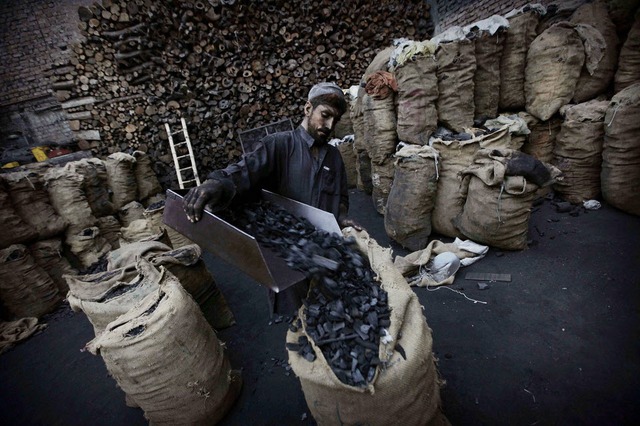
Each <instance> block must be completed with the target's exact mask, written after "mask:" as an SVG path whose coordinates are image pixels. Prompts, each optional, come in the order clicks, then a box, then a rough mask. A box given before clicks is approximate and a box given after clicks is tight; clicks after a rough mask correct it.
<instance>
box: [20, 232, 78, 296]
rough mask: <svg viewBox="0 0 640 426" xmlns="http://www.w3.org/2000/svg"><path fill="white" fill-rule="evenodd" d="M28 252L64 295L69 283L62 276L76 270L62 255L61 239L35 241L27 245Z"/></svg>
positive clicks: (71, 273) (74, 272)
mask: <svg viewBox="0 0 640 426" xmlns="http://www.w3.org/2000/svg"><path fill="white" fill-rule="evenodd" d="M29 252H30V253H31V256H33V260H34V261H35V262H36V263H37V264H38V265H39V266H40V267H41V268H42V269H44V271H45V272H46V273H47V274H48V275H49V276H50V277H51V279H52V280H53V282H54V283H55V284H56V287H58V291H59V292H60V295H61V296H65V295H66V294H67V292H68V291H69V285H68V284H67V280H66V279H64V278H63V276H64V275H73V274H77V273H78V271H76V270H75V269H74V268H73V267H72V266H71V265H70V264H69V261H68V260H67V258H66V257H64V255H63V252H62V240H60V239H59V238H57V239H51V240H42V241H38V242H35V243H33V244H31V245H30V246H29Z"/></svg>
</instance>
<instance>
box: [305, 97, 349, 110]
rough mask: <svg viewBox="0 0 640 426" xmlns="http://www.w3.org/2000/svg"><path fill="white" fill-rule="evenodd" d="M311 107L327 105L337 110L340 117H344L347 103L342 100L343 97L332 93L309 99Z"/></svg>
mask: <svg viewBox="0 0 640 426" xmlns="http://www.w3.org/2000/svg"><path fill="white" fill-rule="evenodd" d="M309 102H311V105H312V106H313V107H314V108H315V107H317V106H318V105H329V106H331V107H333V108H335V109H337V110H338V113H339V114H340V116H342V115H344V113H345V112H347V108H348V105H347V101H346V100H345V99H344V96H340V95H336V94H333V93H327V94H325V95H320V96H316V97H315V98H313V99H311V100H310V101H309Z"/></svg>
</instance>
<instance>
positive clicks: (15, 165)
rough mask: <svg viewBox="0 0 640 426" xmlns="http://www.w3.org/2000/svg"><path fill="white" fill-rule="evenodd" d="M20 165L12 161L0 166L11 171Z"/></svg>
mask: <svg viewBox="0 0 640 426" xmlns="http://www.w3.org/2000/svg"><path fill="white" fill-rule="evenodd" d="M19 165H20V163H18V162H17V161H12V162H10V163H7V164H5V165H4V166H2V168H3V169H13V168H14V167H18V166H19Z"/></svg>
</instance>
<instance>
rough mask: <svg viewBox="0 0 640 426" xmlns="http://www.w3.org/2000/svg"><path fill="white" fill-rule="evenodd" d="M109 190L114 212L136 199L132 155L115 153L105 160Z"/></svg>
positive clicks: (136, 186) (136, 191) (134, 161)
mask: <svg viewBox="0 0 640 426" xmlns="http://www.w3.org/2000/svg"><path fill="white" fill-rule="evenodd" d="M104 163H105V166H106V167H107V178H108V181H109V188H110V189H111V192H112V197H111V201H112V202H113V207H114V208H115V209H116V210H120V209H121V208H122V207H124V206H125V205H127V204H129V203H130V202H132V201H134V200H136V199H137V197H138V184H137V182H136V174H135V167H136V159H135V157H134V156H133V155H129V154H125V153H124V152H116V153H113V154H111V155H109V156H108V157H107V159H106V160H105V162H104Z"/></svg>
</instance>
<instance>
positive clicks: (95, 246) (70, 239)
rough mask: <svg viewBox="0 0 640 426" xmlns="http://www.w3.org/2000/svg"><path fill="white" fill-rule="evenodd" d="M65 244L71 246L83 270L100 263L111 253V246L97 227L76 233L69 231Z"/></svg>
mask: <svg viewBox="0 0 640 426" xmlns="http://www.w3.org/2000/svg"><path fill="white" fill-rule="evenodd" d="M65 243H66V244H67V245H68V246H69V249H70V250H71V253H73V254H74V255H75V256H76V257H77V258H78V260H79V261H80V264H81V266H82V267H83V268H88V267H90V266H91V265H93V264H94V263H96V262H98V261H99V260H100V258H101V257H102V256H103V255H105V254H107V253H109V251H111V244H109V243H108V242H107V240H106V239H105V238H104V237H102V236H101V235H100V230H99V229H98V227H97V226H91V227H88V228H84V229H81V230H80V231H75V230H73V229H70V230H67V234H66V237H65Z"/></svg>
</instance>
